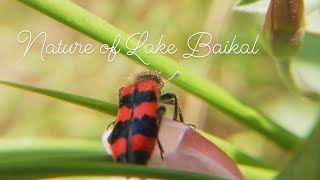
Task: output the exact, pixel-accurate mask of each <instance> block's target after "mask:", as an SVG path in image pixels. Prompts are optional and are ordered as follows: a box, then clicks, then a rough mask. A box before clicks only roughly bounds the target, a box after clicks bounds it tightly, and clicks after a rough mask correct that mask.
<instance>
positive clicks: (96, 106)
mask: <svg viewBox="0 0 320 180" xmlns="http://www.w3.org/2000/svg"><path fill="white" fill-rule="evenodd" d="M0 84H3V85H7V86H11V87H15V88H19V89H24V90H28V91H31V92H35V93H39V94H43V95H47V96H50V97H53V98H57V99H60V100H63V101H66V102H70V103H73V104H77V105H80V106H84V107H87V108H89V109H92V110H96V111H99V112H103V113H107V114H110V115H113V116H115V115H116V114H117V111H118V107H117V106H116V105H114V104H111V103H107V102H104V101H100V100H97V99H92V98H88V97H83V96H78V95H74V94H69V93H65V92H60V91H56V90H51V89H43V88H38V87H33V86H28V85H23V84H18V83H13V82H6V81H0Z"/></svg>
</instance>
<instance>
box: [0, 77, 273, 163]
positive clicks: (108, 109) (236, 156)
mask: <svg viewBox="0 0 320 180" xmlns="http://www.w3.org/2000/svg"><path fill="white" fill-rule="evenodd" d="M1 83H2V84H5V85H9V86H12V87H15V88H20V89H25V90H29V91H32V92H35V93H39V94H42V95H48V96H50V97H53V98H57V99H61V100H64V101H67V102H70V103H73V104H77V105H81V106H83V107H86V108H90V109H93V110H96V111H100V112H103V113H107V114H110V115H116V114H117V106H116V105H114V104H111V103H108V102H104V101H100V100H97V99H91V98H86V97H82V96H78V95H74V94H67V93H64V92H60V91H54V90H50V89H43V88H39V87H33V86H28V85H23V84H18V83H13V82H4V81H0V84H1ZM83 99H85V100H86V101H85V102H86V103H83V102H84V100H83ZM97 107H98V108H97ZM198 131H199V132H200V133H201V134H202V135H203V136H205V137H206V138H207V139H208V140H209V141H211V142H212V143H214V144H216V145H217V146H218V147H219V148H221V149H222V150H223V151H224V152H225V153H226V154H228V155H229V157H230V158H231V159H233V160H234V161H235V162H237V163H241V164H248V165H253V166H259V167H270V166H269V165H267V164H266V163H264V162H262V161H259V160H256V159H254V158H252V157H250V156H249V155H247V154H245V153H243V152H241V151H240V150H238V149H237V148H236V147H234V146H233V145H231V144H229V143H228V142H226V141H224V140H222V139H220V138H217V137H214V136H213V135H211V134H209V133H206V132H204V131H201V130H198ZM4 147H5V146H4ZM0 159H1V157H0ZM2 160H3V159H2Z"/></svg>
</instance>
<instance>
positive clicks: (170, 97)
mask: <svg viewBox="0 0 320 180" xmlns="http://www.w3.org/2000/svg"><path fill="white" fill-rule="evenodd" d="M160 102H161V103H164V104H169V105H173V106H174V112H173V120H175V121H176V120H177V119H178V114H179V120H180V121H181V122H183V117H182V112H181V108H180V106H179V104H178V99H177V96H176V95H175V94H173V93H166V94H163V95H161V96H160Z"/></svg>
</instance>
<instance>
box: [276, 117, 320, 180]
mask: <svg viewBox="0 0 320 180" xmlns="http://www.w3.org/2000/svg"><path fill="white" fill-rule="evenodd" d="M319 139H320V120H319V123H318V125H317V126H316V127H315V129H314V131H313V133H312V134H311V136H310V137H309V139H308V140H307V141H306V142H305V144H304V145H302V146H301V149H300V151H298V152H297V154H296V156H295V157H294V158H293V160H292V161H291V162H290V163H289V165H288V166H287V168H286V169H284V170H283V171H282V173H281V174H280V176H279V177H278V178H277V179H279V180H300V179H307V180H313V179H314V180H316V179H319V177H320V171H319V167H320V140H319Z"/></svg>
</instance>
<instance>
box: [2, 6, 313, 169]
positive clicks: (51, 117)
mask: <svg viewBox="0 0 320 180" xmlns="http://www.w3.org/2000/svg"><path fill="white" fill-rule="evenodd" d="M75 2H76V3H78V4H79V5H81V6H83V7H84V8H86V9H88V10H89V11H91V12H93V13H94V14H96V15H98V16H99V17H102V18H103V19H105V20H106V21H108V22H110V23H112V24H113V25H114V26H116V27H118V28H120V29H122V30H123V31H125V32H127V33H128V34H133V33H136V32H143V31H149V35H150V38H149V40H150V41H149V42H151V43H153V44H157V43H158V41H159V38H160V36H161V35H164V42H165V43H166V44H170V43H174V44H175V45H176V46H177V48H178V52H177V53H176V54H174V55H171V56H170V57H172V58H174V59H175V60H176V61H177V62H178V63H179V64H180V65H181V67H185V68H186V69H189V70H190V71H193V72H195V73H197V74H199V75H201V76H203V77H204V78H206V79H209V80H210V81H214V82H216V83H217V84H218V85H220V86H221V87H223V88H224V89H226V90H227V91H228V92H230V93H231V94H232V95H233V96H235V97H237V98H238V99H240V100H241V101H242V102H244V103H246V104H249V105H252V106H255V107H257V108H258V109H260V110H261V111H262V112H264V113H266V114H267V115H268V116H270V117H272V118H273V119H274V120H276V121H277V123H279V124H281V125H282V126H284V127H286V128H287V129H289V130H291V131H292V132H294V133H295V134H297V135H299V136H301V137H306V136H307V135H308V134H309V132H310V130H311V128H312V126H313V125H314V123H315V120H316V118H317V113H318V108H317V104H316V103H315V102H312V101H310V100H308V99H305V98H302V97H299V96H298V95H296V94H294V93H292V92H291V91H290V90H288V89H287V88H286V87H285V85H284V83H283V82H282V81H281V78H280V77H279V74H278V72H277V69H276V65H275V63H274V61H273V59H272V58H271V57H270V56H269V55H268V53H266V52H265V51H264V50H263V47H262V38H260V40H259V42H258V48H259V49H260V51H259V53H258V54H256V55H210V56H208V57H206V58H202V59H183V58H182V54H183V53H184V52H188V49H187V40H188V37H190V36H191V35H192V34H193V33H195V32H198V31H207V32H209V33H211V34H212V36H213V38H214V40H215V41H216V42H220V43H225V42H226V41H227V40H232V39H233V37H234V35H237V36H238V40H239V43H248V44H253V43H254V41H255V38H256V36H257V35H261V27H260V25H261V23H262V21H263V18H261V17H260V16H252V15H249V14H246V13H241V12H236V11H234V10H233V6H234V3H235V2H236V1H234V0H225V1H212V0H203V1H195V0H184V1H182V0H163V1H160V0H135V1H128V0H118V1H112V0H106V1H98V0H91V1H89V0H77V1H75ZM0 12H1V15H2V16H1V18H0V21H1V23H0V37H1V43H0V79H1V80H7V81H13V82H18V83H23V84H29V85H32V86H37V87H44V88H49V89H56V90H60V91H65V92H69V93H73V94H79V95H82V96H88V97H92V98H96V99H101V100H104V101H108V102H112V103H114V104H116V103H117V102H118V100H117V95H118V89H119V88H120V87H121V86H122V85H124V84H126V83H128V82H130V77H132V75H134V74H135V73H137V72H140V71H141V70H145V69H146V68H145V67H142V66H140V65H138V64H136V63H134V62H132V61H130V60H129V59H128V57H125V56H123V55H118V56H117V58H116V60H115V61H114V62H112V63H109V62H108V61H107V57H106V56H104V55H101V54H100V53H97V50H99V47H100V45H101V44H100V43H97V42H95V41H94V40H92V39H89V38H87V37H86V36H84V35H82V34H80V33H79V32H76V31H74V30H71V29H70V28H68V27H66V26H64V25H62V24H60V23H58V22H56V21H55V20H53V19H51V18H49V17H47V16H44V15H43V14H40V13H39V12H37V11H34V10H33V9H31V8H29V7H26V6H24V5H23V4H21V3H18V2H15V1H0ZM25 29H27V30H29V31H31V32H32V35H33V37H35V36H36V35H37V34H39V33H40V32H46V33H47V43H54V44H57V43H59V42H60V41H61V40H62V41H63V42H64V43H67V44H73V43H74V42H79V43H82V44H87V43H90V44H92V45H93V47H94V48H95V50H96V52H95V53H93V54H91V55H80V54H78V53H76V54H73V55H45V56H44V58H45V61H44V62H42V61H41V60H40V52H41V46H42V41H36V42H35V44H34V45H33V47H32V48H31V49H30V51H29V53H28V54H27V56H26V58H25V59H23V53H24V51H25V48H26V45H25V44H19V43H18V42H17V39H16V38H17V35H18V33H19V32H21V31H22V30H25ZM163 92H174V93H176V94H177V96H178V98H179V101H180V105H181V107H182V112H183V115H184V117H185V122H187V123H191V124H195V125H196V126H197V128H199V129H202V130H205V131H207V132H210V133H212V134H214V135H216V136H219V137H222V138H224V139H227V140H228V141H229V142H231V143H232V144H235V145H236V146H237V147H239V148H240V149H242V150H243V151H245V152H247V153H248V154H250V155H252V156H254V157H258V158H261V159H265V160H266V161H267V162H269V163H270V164H273V165H275V166H276V167H279V166H281V165H282V164H279V163H280V162H279V161H278V160H279V158H281V159H285V158H286V157H287V158H288V155H287V154H285V152H284V151H282V150H281V149H280V148H278V147H277V146H276V145H275V144H273V143H271V142H269V141H268V140H266V139H265V138H264V137H262V136H261V135H259V134H258V133H256V132H254V131H252V130H250V129H248V128H246V127H244V126H241V125H240V124H238V123H237V122H236V121H234V120H233V119H231V118H230V117H228V116H226V115H225V114H223V113H221V112H219V111H218V110H216V109H215V108H212V107H209V106H208V105H207V104H206V103H204V102H202V101H201V100H199V99H198V98H197V97H194V96H192V95H190V94H188V93H186V92H184V91H183V90H181V89H179V88H177V87H175V86H173V85H172V84H170V83H166V84H165V88H164V90H163ZM171 113H172V112H169V113H168V116H169V117H171ZM114 118H115V117H112V116H108V115H105V114H102V113H98V112H95V111H91V110H88V109H86V108H83V107H79V106H74V105H71V104H68V103H64V102H62V101H59V100H56V99H52V98H48V97H44V96H41V95H38V94H33V93H29V92H26V91H21V90H16V89H12V88H9V87H4V86H0V136H1V138H28V137H54V138H84V139H92V140H100V136H101V134H102V132H103V131H104V130H105V129H106V126H107V125H108V124H109V123H110V122H111V121H113V120H114ZM284 162H285V161H282V162H281V163H284Z"/></svg>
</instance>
